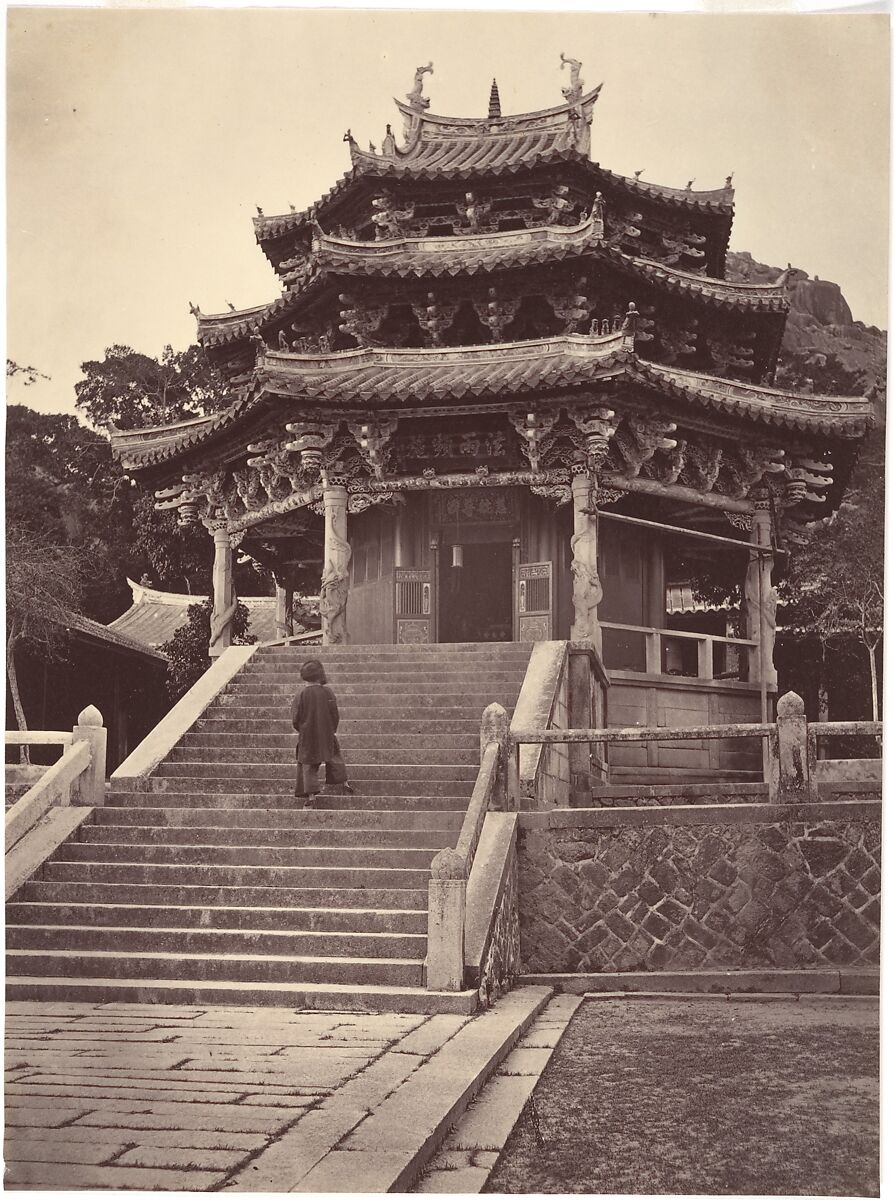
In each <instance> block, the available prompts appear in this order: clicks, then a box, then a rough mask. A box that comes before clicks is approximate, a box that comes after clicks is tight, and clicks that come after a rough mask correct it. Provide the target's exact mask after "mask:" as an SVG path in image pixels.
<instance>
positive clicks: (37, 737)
mask: <svg viewBox="0 0 894 1200" xmlns="http://www.w3.org/2000/svg"><path fill="white" fill-rule="evenodd" d="M73 736H74V735H73V734H70V733H66V732H65V730H64V729H7V730H6V744H7V746H70V745H71V742H72V737H73Z"/></svg>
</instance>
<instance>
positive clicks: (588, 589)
mask: <svg viewBox="0 0 894 1200" xmlns="http://www.w3.org/2000/svg"><path fill="white" fill-rule="evenodd" d="M571 502H572V505H573V506H574V533H573V535H572V538H571V555H572V558H571V578H572V584H571V587H572V592H571V600H572V604H573V605H574V622H573V623H572V626H571V637H572V640H574V641H591V642H592V643H593V645H594V646H595V647H596V652H597V654H601V653H602V630H601V629H600V627H599V619H598V617H597V616H596V608H597V605H598V604H599V601H600V600H601V599H602V584H601V583H600V582H599V567H598V554H599V547H598V544H597V537H596V523H595V522H594V520H593V518H592V516H591V515H590V513H589V512H588V511H587V510H588V508H589V504H590V477H589V474H587V473H585V472H583V471H581V472H579V473H576V474H574V475H573V476H572V479H571Z"/></svg>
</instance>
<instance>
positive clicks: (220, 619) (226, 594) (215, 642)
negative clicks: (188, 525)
mask: <svg viewBox="0 0 894 1200" xmlns="http://www.w3.org/2000/svg"><path fill="white" fill-rule="evenodd" d="M209 528H210V530H211V532H212V533H213V535H214V569H213V574H212V595H213V600H214V604H213V608H212V610H211V641H210V643H209V646H208V654H209V656H210V657H211V658H217V657H218V656H219V655H221V654H223V652H224V650H226V649H227V648H228V647H229V646H230V645H232V642H233V617H234V615H235V613H236V593H235V591H234V588H233V547H232V546H231V545H230V537H229V534H228V532H227V523H226V521H224V520H217V521H212V522H211V524H210V525H209Z"/></svg>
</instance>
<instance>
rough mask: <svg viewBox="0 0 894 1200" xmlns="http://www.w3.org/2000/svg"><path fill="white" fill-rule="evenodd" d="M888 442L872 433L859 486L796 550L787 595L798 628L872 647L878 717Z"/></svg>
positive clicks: (789, 616) (831, 642) (827, 643)
mask: <svg viewBox="0 0 894 1200" xmlns="http://www.w3.org/2000/svg"><path fill="white" fill-rule="evenodd" d="M883 464H884V444H883V433H882V431H875V432H874V433H873V434H871V435H870V437H869V438H867V440H866V443H865V445H864V451H863V456H862V459H861V462H860V464H859V466H858V468H857V469H856V470H855V472H854V479H853V482H852V486H851V488H850V490H849V491H848V493H847V495H846V496H845V498H844V500H843V501H842V504H841V506H840V508H839V509H838V511H837V512H836V513H835V514H834V515H833V516H832V517H830V518H829V519H828V520H827V521H824V522H822V523H821V524H819V525H818V526H817V527H816V528H815V529H814V530H813V531H812V532H811V534H810V537H809V539H808V541H807V543H806V544H805V545H804V546H801V547H798V548H796V549H795V550H794V551H793V552H792V555H791V561H790V564H789V571H788V574H787V577H786V579H785V581H784V583H783V584H782V586H781V589H780V594H781V596H782V598H783V599H784V600H785V601H786V605H785V609H784V612H785V621H786V624H787V625H791V626H792V627H793V632H795V633H796V634H797V633H799V632H800V633H803V634H806V635H807V636H811V635H812V636H814V637H816V638H818V639H819V641H820V643H821V645H822V646H823V647H824V648H825V647H834V646H835V645H836V644H838V645H840V644H841V643H842V642H843V641H846V640H848V639H851V640H853V639H855V640H856V641H857V642H858V643H859V644H860V645H862V646H863V647H864V649H865V651H866V655H867V659H868V666H869V675H870V681H871V699H872V715H873V719H878V681H877V679H876V648H877V646H878V645H879V643H880V641H881V638H882V632H883V622H884V598H883V587H884V537H885V507H884V482H885V481H884V467H883Z"/></svg>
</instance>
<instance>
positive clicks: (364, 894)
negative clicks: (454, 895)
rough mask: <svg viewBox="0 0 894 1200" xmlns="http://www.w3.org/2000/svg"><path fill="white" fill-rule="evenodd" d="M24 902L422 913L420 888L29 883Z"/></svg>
mask: <svg viewBox="0 0 894 1200" xmlns="http://www.w3.org/2000/svg"><path fill="white" fill-rule="evenodd" d="M19 898H21V899H23V900H25V901H34V902H44V903H48V904H93V903H97V904H98V903H102V904H135V905H137V906H140V907H142V906H146V907H147V908H150V907H154V906H171V905H187V906H190V907H195V906H196V905H214V906H220V907H222V908H233V907H250V908H255V907H261V908H270V907H276V908H280V907H289V906H294V908H296V909H300V908H357V909H367V908H375V909H381V910H393V909H396V908H398V909H401V910H404V911H410V910H412V911H415V912H422V911H425V912H427V909H428V885H427V884H426V886H425V888H415V889H414V888H388V887H379V888H362V887H351V886H349V887H345V888H337V887H273V886H266V887H252V886H244V885H243V886H237V885H234V884H232V883H231V884H229V885H227V884H224V885H221V884H207V883H206V884H198V883H194V884H183V883H167V884H164V883H159V882H154V881H153V882H150V883H103V882H102V881H97V880H91V881H82V882H55V881H52V880H43V879H41V880H36V879H31V880H29V881H28V882H27V883H26V884H25V886H24V887H23V888H22V890H21V892H20V893H19Z"/></svg>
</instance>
